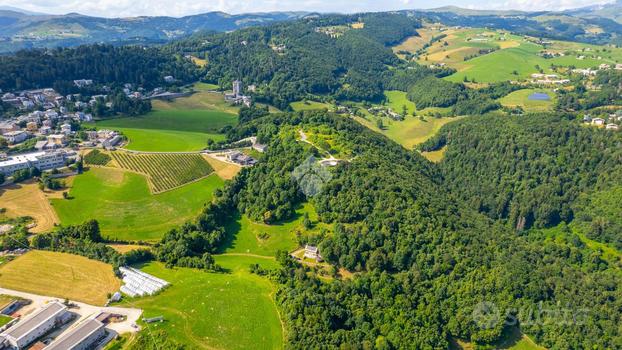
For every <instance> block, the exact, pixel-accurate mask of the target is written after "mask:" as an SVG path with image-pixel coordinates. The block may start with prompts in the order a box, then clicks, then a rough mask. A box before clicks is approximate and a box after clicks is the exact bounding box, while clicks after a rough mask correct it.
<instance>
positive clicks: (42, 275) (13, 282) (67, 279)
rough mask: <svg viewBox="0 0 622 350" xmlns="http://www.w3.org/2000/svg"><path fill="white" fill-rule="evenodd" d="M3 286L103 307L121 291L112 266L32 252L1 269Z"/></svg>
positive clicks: (68, 255) (85, 259) (70, 257)
mask: <svg viewBox="0 0 622 350" xmlns="http://www.w3.org/2000/svg"><path fill="white" fill-rule="evenodd" d="M0 285H2V287H4V288H9V289H14V290H19V291H22V292H27V293H33V294H38V295H45V296H52V297H57V298H67V299H70V300H76V301H81V302H84V303H87V304H92V305H104V303H105V302H106V301H107V294H108V293H114V292H116V291H118V290H119V287H120V281H119V280H118V279H117V278H116V277H115V275H114V272H113V271H112V266H110V265H108V264H104V263H102V262H99V261H95V260H90V259H87V258H85V257H82V256H78V255H73V254H66V253H56V252H48V251H40V250H33V251H30V252H28V253H26V254H24V255H22V256H20V257H17V258H16V259H14V260H13V261H11V262H10V263H7V264H3V265H1V266H0Z"/></svg>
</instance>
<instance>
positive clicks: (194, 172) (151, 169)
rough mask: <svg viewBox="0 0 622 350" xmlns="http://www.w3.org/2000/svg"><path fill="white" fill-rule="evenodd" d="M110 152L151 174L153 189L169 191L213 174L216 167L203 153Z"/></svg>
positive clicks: (128, 167)
mask: <svg viewBox="0 0 622 350" xmlns="http://www.w3.org/2000/svg"><path fill="white" fill-rule="evenodd" d="M110 155H111V156H112V158H113V159H114V160H115V162H116V163H117V164H118V165H119V167H120V168H122V169H126V170H130V171H134V172H138V173H141V174H144V175H145V176H147V179H148V180H149V185H150V188H151V190H152V192H153V193H161V192H165V191H169V190H171V189H173V188H177V187H179V186H183V185H185V184H187V183H189V182H192V181H196V180H198V179H200V178H203V177H205V176H207V175H209V174H211V173H212V172H213V171H214V169H212V167H211V166H210V165H209V163H208V162H207V161H206V160H205V158H203V156H201V155H200V154H196V153H192V154H176V153H166V154H163V153H155V154H153V153H143V154H134V153H130V152H124V151H117V152H111V153H110Z"/></svg>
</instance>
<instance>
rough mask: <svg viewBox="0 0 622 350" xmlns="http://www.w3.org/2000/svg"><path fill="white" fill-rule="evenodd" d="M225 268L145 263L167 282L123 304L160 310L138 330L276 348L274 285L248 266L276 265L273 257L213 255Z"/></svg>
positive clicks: (218, 345)
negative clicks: (158, 320) (215, 270)
mask: <svg viewBox="0 0 622 350" xmlns="http://www.w3.org/2000/svg"><path fill="white" fill-rule="evenodd" d="M215 259H216V263H217V264H219V265H220V266H222V267H223V268H224V269H225V271H226V272H224V273H209V272H204V271H199V270H194V269H186V268H175V269H167V268H165V267H164V265H162V264H161V263H156V262H154V263H149V264H147V265H145V266H143V267H142V270H143V271H145V272H147V273H150V274H152V275H154V276H156V277H159V278H163V279H165V280H166V281H168V282H170V283H171V286H170V287H168V288H166V289H165V290H163V291H162V292H160V293H158V294H157V295H155V296H151V297H145V298H140V299H135V300H132V299H128V300H126V301H124V302H123V303H122V306H123V305H127V306H131V307H138V308H141V309H143V310H144V313H143V316H144V317H154V316H164V319H165V321H164V322H162V323H153V324H149V325H142V326H144V327H145V329H144V330H143V331H147V332H148V331H149V330H156V329H164V330H165V331H166V332H167V333H168V335H169V336H170V337H171V338H172V339H174V340H176V341H178V342H180V343H183V344H185V345H186V346H187V347H188V348H189V349H281V348H282V340H283V330H282V326H281V323H280V320H279V314H278V311H277V308H276V305H275V303H274V301H273V299H272V294H273V293H274V286H273V285H272V283H271V282H270V281H269V280H268V279H267V278H264V277H260V276H257V275H254V274H251V273H250V272H249V266H250V265H251V264H255V263H256V264H260V265H261V266H262V267H264V268H268V269H270V268H275V267H276V266H277V263H276V261H275V260H274V259H273V258H258V257H250V256H237V255H224V256H222V255H220V256H215Z"/></svg>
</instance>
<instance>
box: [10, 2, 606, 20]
mask: <svg viewBox="0 0 622 350" xmlns="http://www.w3.org/2000/svg"><path fill="white" fill-rule="evenodd" d="M611 1H612V0H502V1H494V0H437V1H434V0H432V1H429V0H428V1H425V0H138V1H137V0H62V1H59V0H30V1H24V0H0V6H2V5H4V6H14V7H19V8H22V9H24V10H29V11H35V12H44V13H52V14H64V13H69V12H78V13H82V14H86V15H92V16H103V17H126V16H140V15H149V16H154V15H159V16H176V17H179V16H185V15H191V14H197V13H202V12H208V11H223V12H227V13H244V12H266V11H317V12H349V13H351V12H364V11H389V10H398V9H417V8H431V7H439V6H445V5H456V6H461V7H466V8H474V9H495V10H499V9H508V10H509V9H516V10H561V9H568V8H575V7H581V6H587V5H595V4H603V3H607V2H611Z"/></svg>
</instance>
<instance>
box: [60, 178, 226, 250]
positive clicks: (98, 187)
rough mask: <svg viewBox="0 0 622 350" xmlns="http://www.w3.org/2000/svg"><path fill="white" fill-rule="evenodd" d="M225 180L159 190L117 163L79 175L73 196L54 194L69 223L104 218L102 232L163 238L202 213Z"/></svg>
mask: <svg viewBox="0 0 622 350" xmlns="http://www.w3.org/2000/svg"><path fill="white" fill-rule="evenodd" d="M222 185H223V180H221V179H220V178H219V177H218V176H216V175H212V176H208V177H207V178H204V179H201V180H199V181H196V182H193V183H191V184H188V185H186V186H183V187H180V188H177V189H174V190H171V191H167V192H165V193H161V194H158V195H153V194H152V193H151V192H150V190H149V186H148V184H147V180H146V178H145V176H143V175H140V174H136V173H133V172H128V171H124V170H122V169H114V168H91V169H90V170H89V171H87V172H85V173H83V174H81V175H78V176H77V177H76V178H75V180H74V182H73V187H72V188H71V190H70V191H69V196H70V197H69V199H62V198H59V199H52V200H51V202H52V206H53V207H54V209H55V210H56V212H57V213H58V216H59V217H60V222H61V223H62V224H63V225H72V224H79V223H82V222H84V221H86V220H89V219H96V220H97V221H99V224H100V228H101V230H102V235H103V236H106V237H110V238H116V239H121V240H128V241H141V240H142V241H157V240H159V239H160V238H161V237H162V236H163V235H164V233H166V232H167V231H168V230H170V229H171V228H173V227H176V226H178V225H181V224H182V223H184V222H186V221H187V220H189V219H191V218H194V217H195V216H196V215H198V214H199V212H200V211H201V209H202V208H203V205H204V204H205V203H206V202H209V201H210V200H211V198H212V195H213V192H214V190H215V189H217V188H219V187H221V186H222Z"/></svg>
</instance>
